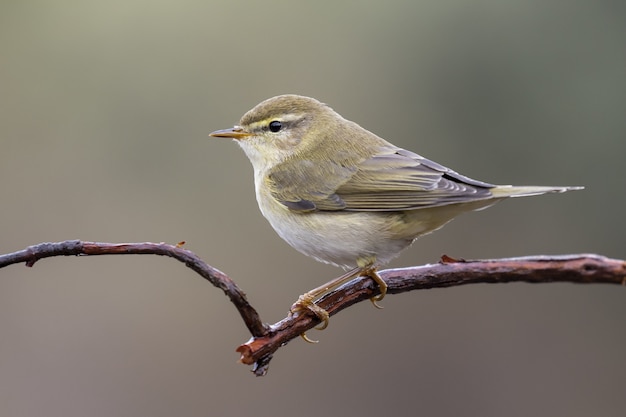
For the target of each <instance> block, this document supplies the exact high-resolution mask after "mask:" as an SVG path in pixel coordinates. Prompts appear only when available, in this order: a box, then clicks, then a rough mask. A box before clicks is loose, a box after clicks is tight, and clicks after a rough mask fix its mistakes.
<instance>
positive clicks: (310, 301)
mask: <svg viewBox="0 0 626 417" xmlns="http://www.w3.org/2000/svg"><path fill="white" fill-rule="evenodd" d="M302 310H309V311H311V312H312V313H313V314H315V316H316V317H317V318H318V319H319V320H320V322H321V323H320V324H319V325H318V326H316V327H315V328H316V329H317V330H324V329H325V328H327V327H328V321H329V317H330V315H329V314H328V311H326V310H324V309H323V308H322V307H320V306H318V305H317V304H315V302H314V297H313V296H312V295H310V294H308V293H307V294H303V295H301V296H300V297H298V301H296V302H295V303H294V304H293V305H292V306H291V309H290V312H291V313H298V312H300V311H302ZM300 337H302V339H304V341H305V342H308V343H318V342H319V341H318V340H312V339H310V338H309V337H308V336H307V335H306V333H302V334H300Z"/></svg>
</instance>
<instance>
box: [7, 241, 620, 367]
mask: <svg viewBox="0 0 626 417" xmlns="http://www.w3.org/2000/svg"><path fill="white" fill-rule="evenodd" d="M182 244H183V243H180V244H178V245H168V244H165V243H148V242H146V243H117V244H114V243H98V242H83V241H79V240H71V241H65V242H56V243H41V244H39V245H34V246H30V247H28V248H26V249H24V250H22V251H18V252H14V253H9V254H5V255H0V268H2V267H4V266H7V265H11V264H15V263H25V264H26V266H33V265H34V264H35V262H37V261H38V260H39V259H43V258H48V257H52V256H70V255H120V254H152V255H163V256H169V257H171V258H174V259H177V260H179V261H180V262H183V263H184V264H185V265H187V266H188V267H189V268H191V269H193V270H194V271H196V272H197V273H198V274H200V275H201V276H202V277H204V278H205V279H207V280H208V281H209V282H211V284H213V285H214V286H216V287H218V288H220V289H222V290H223V291H224V293H225V294H226V295H227V296H228V297H229V298H230V300H231V302H232V303H233V304H234V305H235V307H236V308H237V310H238V311H239V314H240V315H241V317H242V318H243V320H244V323H245V324H246V326H247V328H248V330H249V331H250V333H251V334H252V338H251V339H250V340H249V341H248V342H246V343H244V344H243V345H241V346H239V347H238V348H237V352H239V353H240V354H241V358H240V361H241V362H242V363H244V364H248V365H253V369H252V371H253V372H254V373H255V375H257V376H260V375H265V373H266V372H267V369H268V366H269V362H270V361H271V359H272V356H273V354H274V352H276V351H277V350H278V349H279V348H280V347H281V346H284V345H285V344H286V343H288V342H289V341H290V340H292V339H294V338H296V337H298V336H299V335H301V334H303V333H304V332H306V331H307V330H310V329H311V328H313V327H315V326H316V325H317V324H319V319H318V318H317V317H316V316H315V315H314V314H313V313H310V312H308V311H300V312H298V313H297V314H291V315H289V316H288V317H286V318H284V319H283V320H281V321H279V322H277V323H275V324H274V325H272V326H265V325H263V323H262V322H261V319H260V317H259V315H258V313H257V312H256V310H255V309H254V308H252V306H251V305H250V304H249V303H248V301H247V300H246V296H245V294H244V292H243V291H241V289H239V287H237V285H236V284H235V283H234V282H233V281H232V280H231V279H230V278H229V277H228V276H227V275H226V274H224V273H223V272H221V271H219V270H217V269H215V268H213V267H211V266H210V265H208V264H206V263H205V262H204V261H202V260H201V259H200V258H199V257H198V256H197V255H195V254H194V253H193V252H191V251H188V250H186V249H183V248H182V247H181V246H182ZM378 273H379V275H380V276H381V277H382V278H383V279H384V280H385V282H386V283H387V285H388V286H389V288H388V294H398V293H402V292H407V291H413V290H422V289H429V288H445V287H452V286H458V285H465V284H477V283H506V282H529V283H548V282H572V283H580V284H592V283H593V284H600V283H606V284H622V285H625V284H626V261H623V260H617V259H610V258H606V257H603V256H599V255H592V254H581V255H561V256H533V257H520V258H508V259H490V260H474V261H465V260H456V259H453V258H450V257H447V256H444V257H442V259H441V262H440V263H439V264H435V265H424V266H417V267H411V268H402V269H387V270H384V271H379V272H378ZM377 294H378V287H377V286H376V285H375V284H374V283H373V281H372V280H371V278H367V277H359V278H357V279H355V280H353V281H351V282H349V283H347V284H345V285H343V286H342V287H340V288H337V289H336V290H335V291H333V292H331V293H329V294H327V295H325V296H324V297H323V298H322V299H320V300H318V301H317V302H316V304H317V305H319V306H320V307H321V308H323V309H324V310H326V311H328V313H329V314H330V315H331V316H332V315H335V314H337V313H338V312H340V311H341V310H343V309H345V308H347V307H349V306H351V305H353V304H356V303H358V302H361V301H364V300H368V299H370V298H372V297H373V296H375V295H377Z"/></svg>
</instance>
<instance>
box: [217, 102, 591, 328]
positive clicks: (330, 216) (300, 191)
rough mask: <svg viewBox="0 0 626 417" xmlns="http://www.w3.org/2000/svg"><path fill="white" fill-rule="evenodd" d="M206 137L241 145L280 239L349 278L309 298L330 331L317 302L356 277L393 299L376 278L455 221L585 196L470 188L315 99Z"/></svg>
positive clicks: (252, 114)
mask: <svg viewBox="0 0 626 417" xmlns="http://www.w3.org/2000/svg"><path fill="white" fill-rule="evenodd" d="M209 136H214V137H225V138H232V139H234V140H235V141H236V142H237V143H238V144H239V145H240V146H241V148H242V149H243V150H244V152H245V153H246V155H247V156H248V158H249V159H250V162H251V163H252V166H253V168H254V184H255V190H256V199H257V202H258V204H259V208H260V209H261V213H263V216H265V218H266V219H267V220H268V221H269V222H270V224H271V225H272V227H273V228H274V230H275V231H276V233H278V235H279V236H280V237H281V238H283V239H284V240H285V241H286V242H287V243H289V244H290V245H291V246H292V247H294V248H295V249H296V250H298V251H300V252H301V253H303V254H305V255H308V256H310V257H312V258H315V259H317V260H318V261H321V262H325V263H329V264H333V265H337V266H340V267H343V268H344V269H347V270H349V271H348V272H347V273H346V274H344V275H342V276H340V277H339V278H336V279H335V280H333V281H331V282H329V283H327V284H325V285H322V286H320V287H318V288H316V289H314V290H312V291H310V292H308V293H306V294H304V295H302V296H300V298H299V299H298V301H297V302H296V303H295V304H294V306H293V307H292V312H293V311H301V310H303V309H309V310H311V311H313V312H314V313H315V314H316V315H317V316H318V318H319V319H320V320H321V321H322V327H321V328H325V327H326V326H327V325H328V313H327V312H326V311H325V310H323V309H322V308H321V307H319V306H317V305H316V304H315V300H316V299H319V298H320V297H321V296H322V295H324V294H326V293H328V292H329V291H331V290H332V289H334V288H337V287H338V286H340V285H342V284H343V283H345V282H348V281H349V280H351V279H353V278H355V277H357V276H361V275H362V276H369V277H371V278H372V279H373V280H374V281H375V282H376V283H377V284H378V286H379V290H380V295H378V296H377V297H374V298H373V299H372V302H373V303H374V305H376V306H378V305H377V304H376V302H377V301H380V300H382V299H383V297H384V296H385V293H386V292H387V285H386V284H385V281H383V279H382V278H381V277H380V276H379V275H378V273H377V272H376V270H377V268H379V267H380V266H381V265H384V264H386V263H387V262H389V261H390V260H391V259H393V258H395V257H396V256H398V255H399V254H400V252H401V251H402V250H404V249H406V248H407V247H409V246H410V245H411V243H413V241H415V240H416V239H417V238H418V237H420V236H422V235H424V234H427V233H430V232H432V231H434V230H437V229H439V228H440V227H442V226H443V225H445V224H446V223H448V222H449V221H450V220H452V219H453V218H454V217H456V216H457V215H459V214H461V213H464V212H466V211H474V210H480V209H484V208H486V207H489V206H491V205H493V204H495V203H496V202H498V201H500V200H502V199H505V198H508V197H524V196H531V195H539V194H545V193H552V192H557V193H561V192H565V191H569V190H578V189H581V188H582V187H546V186H543V187H542V186H519V187H518V186H511V185H494V184H490V183H486V182H482V181H477V180H473V179H471V178H469V177H466V176H464V175H461V174H459V173H457V172H455V171H453V170H451V169H449V168H446V167H444V166H443V165H440V164H438V163H436V162H433V161H431V160H429V159H426V158H424V157H422V156H420V155H418V154H416V153H413V152H411V151H407V150H405V149H402V148H399V147H397V146H395V145H393V144H391V143H389V142H387V141H386V140H384V139H382V138H380V137H378V136H377V135H375V134H374V133H371V132H370V131H368V130H366V129H364V128H362V127H361V126H359V125H358V124H356V123H354V122H351V121H349V120H346V119H344V118H343V117H342V116H341V115H339V114H338V113H337V112H335V111H334V110H333V109H332V108H330V107H329V106H327V105H326V104H324V103H321V102H319V101H317V100H315V99H313V98H309V97H303V96H298V95H281V96H277V97H273V98H270V99H267V100H265V101H263V102H261V103H260V104H258V105H257V106H256V107H254V108H253V109H252V110H250V111H248V112H247V113H246V114H244V115H243V117H242V118H241V120H240V122H239V125H237V126H234V127H233V128H231V129H224V130H217V131H215V132H213V133H211V134H210V135H209Z"/></svg>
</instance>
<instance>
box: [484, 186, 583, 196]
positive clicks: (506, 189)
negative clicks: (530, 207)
mask: <svg viewBox="0 0 626 417" xmlns="http://www.w3.org/2000/svg"><path fill="white" fill-rule="evenodd" d="M584 188H585V187H550V186H534V185H522V186H515V185H498V186H496V187H494V188H492V189H491V190H490V191H491V194H492V195H493V197H494V198H504V197H527V196H531V195H541V194H546V193H564V192H566V191H575V190H582V189H584Z"/></svg>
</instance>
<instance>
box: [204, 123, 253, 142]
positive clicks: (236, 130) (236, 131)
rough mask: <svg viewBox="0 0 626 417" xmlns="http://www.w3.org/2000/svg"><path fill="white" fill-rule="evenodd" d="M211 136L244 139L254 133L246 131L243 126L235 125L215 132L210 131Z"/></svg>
mask: <svg viewBox="0 0 626 417" xmlns="http://www.w3.org/2000/svg"><path fill="white" fill-rule="evenodd" d="M209 136H213V137H215V138H233V139H244V138H246V137H248V136H252V133H249V132H246V131H245V130H244V129H243V127H241V126H235V127H232V128H230V129H222V130H216V131H215V132H211V133H209Z"/></svg>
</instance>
